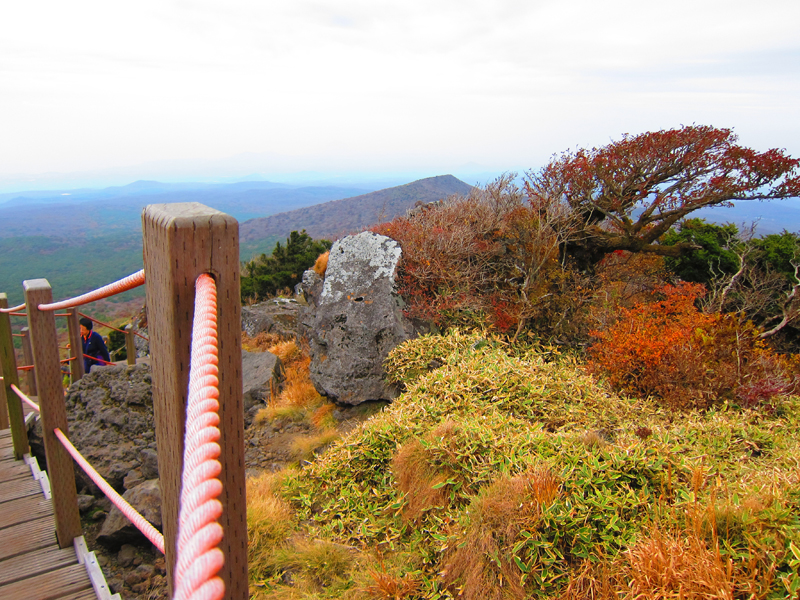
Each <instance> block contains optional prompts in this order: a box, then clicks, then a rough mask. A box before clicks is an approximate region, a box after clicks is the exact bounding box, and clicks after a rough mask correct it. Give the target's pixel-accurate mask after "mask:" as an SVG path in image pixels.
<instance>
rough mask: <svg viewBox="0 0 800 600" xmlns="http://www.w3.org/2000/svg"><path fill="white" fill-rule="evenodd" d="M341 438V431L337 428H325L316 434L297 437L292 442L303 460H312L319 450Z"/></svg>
mask: <svg viewBox="0 0 800 600" xmlns="http://www.w3.org/2000/svg"><path fill="white" fill-rule="evenodd" d="M337 439H339V432H338V431H336V430H335V429H323V430H322V431H320V432H319V433H318V434H316V435H310V436H303V437H298V438H295V439H294V441H293V442H292V451H293V452H294V454H295V456H296V457H297V458H298V459H301V460H311V458H313V456H314V454H316V453H317V452H318V451H319V450H321V449H323V448H325V447H326V446H329V445H330V444H332V443H333V442H334V441H336V440H337Z"/></svg>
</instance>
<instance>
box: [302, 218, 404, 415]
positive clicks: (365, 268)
mask: <svg viewBox="0 0 800 600" xmlns="http://www.w3.org/2000/svg"><path fill="white" fill-rule="evenodd" d="M400 255H401V251H400V245H399V244H398V243H397V242H396V241H394V240H392V239H390V238H388V237H385V236H382V235H378V234H375V233H372V232H364V233H360V234H358V235H355V236H347V237H345V238H343V239H341V240H339V241H337V242H336V243H335V244H334V245H333V247H332V248H331V253H330V258H329V259H328V268H327V271H326V273H325V279H324V282H320V280H319V276H318V275H316V274H315V273H313V271H311V272H309V271H306V273H305V275H304V277H303V283H302V284H301V285H300V289H299V290H298V291H299V292H300V296H301V298H302V299H303V303H304V304H305V307H304V309H303V311H302V314H301V323H300V327H301V329H302V330H303V331H305V332H307V335H308V339H309V346H310V351H311V366H310V371H311V381H312V382H313V383H314V386H315V387H316V388H317V390H318V391H319V392H320V393H321V394H324V395H325V396H327V397H328V398H331V399H332V400H335V401H336V402H340V403H343V404H352V405H354V404H360V403H362V402H366V401H368V400H391V399H393V398H395V397H396V396H397V394H398V390H397V389H396V388H395V387H394V386H392V385H389V384H388V383H387V382H386V381H385V372H384V370H383V361H384V359H385V358H386V356H387V355H388V354H389V351H390V350H391V349H392V348H394V347H395V346H397V345H398V344H400V343H401V342H403V341H405V340H407V339H410V338H411V337H413V336H414V335H415V331H414V327H413V325H412V323H411V322H410V321H409V320H408V319H406V318H405V317H404V316H403V312H402V308H401V307H402V300H401V298H400V296H399V295H398V293H397V290H396V286H395V273H396V270H397V264H398V262H399V260H400Z"/></svg>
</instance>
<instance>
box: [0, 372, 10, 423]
mask: <svg viewBox="0 0 800 600" xmlns="http://www.w3.org/2000/svg"><path fill="white" fill-rule="evenodd" d="M0 373H2V371H0ZM8 426H9V423H8V403H7V401H6V384H5V380H4V379H3V377H2V376H0V429H8Z"/></svg>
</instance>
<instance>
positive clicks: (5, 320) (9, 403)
mask: <svg viewBox="0 0 800 600" xmlns="http://www.w3.org/2000/svg"><path fill="white" fill-rule="evenodd" d="M0 308H8V297H7V296H6V295H5V294H0ZM0 373H2V375H3V387H4V388H5V392H6V400H5V402H4V403H2V404H0V412H2V413H3V414H2V415H0V423H3V424H5V427H8V426H9V425H10V426H11V440H12V442H13V443H14V458H16V459H17V460H22V456H23V455H24V454H27V453H28V452H30V446H28V431H27V430H26V428H25V417H24V415H23V412H22V400H20V399H19V396H17V394H16V393H14V390H12V389H11V385H12V384H13V385H16V386H17V387H19V375H18V374H17V357H16V356H14V339H13V338H12V337H11V317H10V316H9V314H8V313H0ZM6 407H8V412H6ZM5 427H3V428H4V429H5Z"/></svg>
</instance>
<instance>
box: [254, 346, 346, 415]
mask: <svg viewBox="0 0 800 600" xmlns="http://www.w3.org/2000/svg"><path fill="white" fill-rule="evenodd" d="M285 344H291V346H285V348H284V347H283V345H282V349H286V348H288V349H289V351H290V352H291V353H290V355H289V356H291V359H290V360H288V361H287V362H286V363H284V374H285V381H284V385H283V389H282V390H281V392H280V394H278V396H277V398H275V399H274V400H272V401H271V402H270V404H269V406H267V408H263V409H261V410H260V411H258V413H257V414H256V423H263V422H265V421H272V420H274V419H276V418H279V417H290V418H291V419H292V420H295V421H300V420H303V419H306V418H309V419H311V418H312V417H313V415H314V414H315V412H316V411H317V410H319V409H320V407H321V406H324V400H323V398H322V396H320V395H319V392H317V389H316V388H315V387H314V384H313V383H311V379H310V377H309V372H308V366H309V364H310V362H311V359H310V358H309V357H308V355H307V354H306V353H305V352H303V351H301V350H300V349H299V348H298V347H297V346H296V345H295V344H294V342H286V343H285ZM292 348H294V350H292ZM330 410H331V411H332V409H330ZM323 413H324V411H323ZM319 422H320V423H323V422H325V419H324V414H322V415H320V419H319Z"/></svg>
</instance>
